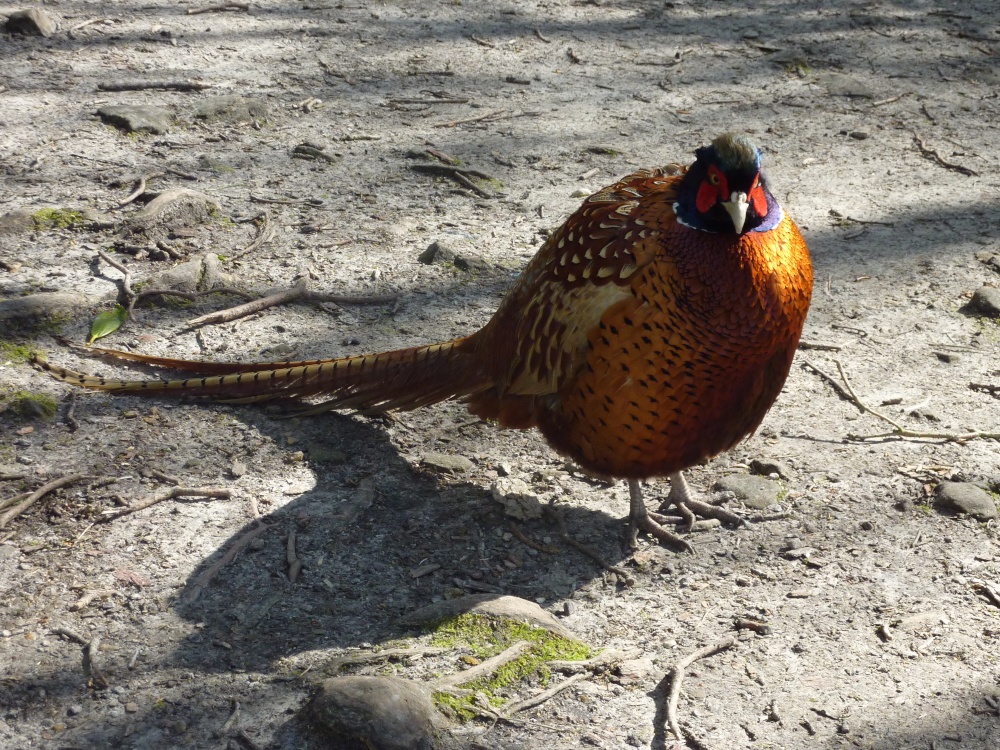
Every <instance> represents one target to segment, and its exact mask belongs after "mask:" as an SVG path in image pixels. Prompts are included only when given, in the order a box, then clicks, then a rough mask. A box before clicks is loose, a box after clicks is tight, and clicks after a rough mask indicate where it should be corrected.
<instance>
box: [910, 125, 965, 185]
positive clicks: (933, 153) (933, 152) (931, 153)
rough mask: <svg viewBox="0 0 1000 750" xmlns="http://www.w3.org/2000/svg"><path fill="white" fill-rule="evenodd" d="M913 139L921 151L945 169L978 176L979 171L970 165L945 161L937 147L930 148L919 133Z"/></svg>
mask: <svg viewBox="0 0 1000 750" xmlns="http://www.w3.org/2000/svg"><path fill="white" fill-rule="evenodd" d="M913 141H914V142H915V143H916V144H917V148H918V149H920V153H921V154H923V155H924V156H925V157H927V158H928V159H930V160H932V161H935V162H937V163H938V164H940V165H941V166H942V167H944V168H945V169H950V170H952V171H953V172H960V173H961V174H964V175H968V176H969V177H978V176H979V172H976V171H975V170H973V169H969V168H968V167H963V166H962V165H961V164H955V163H953V162H950V161H945V159H944V157H942V156H941V154H939V153H938V152H937V149H933V148H930V147H929V146H928V145H927V144H925V143H924V141H923V139H922V138H921V137H920V136H919V135H917V134H916V133H914V134H913Z"/></svg>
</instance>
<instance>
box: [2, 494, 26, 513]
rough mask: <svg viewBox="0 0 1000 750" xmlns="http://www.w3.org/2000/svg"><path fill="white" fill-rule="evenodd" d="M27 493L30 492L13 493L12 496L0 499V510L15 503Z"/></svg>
mask: <svg viewBox="0 0 1000 750" xmlns="http://www.w3.org/2000/svg"><path fill="white" fill-rule="evenodd" d="M29 495H31V493H30V492H22V493H21V494H20V495H14V496H13V497H8V498H7V499H6V500H0V510H3V509H4V508H9V507H10V506H12V505H17V504H18V503H19V502H21V501H22V500H24V499H25V498H26V497H28V496H29Z"/></svg>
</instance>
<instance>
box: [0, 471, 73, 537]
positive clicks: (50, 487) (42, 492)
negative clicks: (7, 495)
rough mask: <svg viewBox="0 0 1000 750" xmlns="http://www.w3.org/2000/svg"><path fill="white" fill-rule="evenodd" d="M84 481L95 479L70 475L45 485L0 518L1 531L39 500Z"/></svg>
mask: <svg viewBox="0 0 1000 750" xmlns="http://www.w3.org/2000/svg"><path fill="white" fill-rule="evenodd" d="M84 479H93V477H92V476H90V475H89V474H69V475H67V476H64V477H59V478H58V479H53V480H52V481H51V482H48V483H46V484H43V485H42V486H41V487H39V488H38V489H37V490H35V491H34V492H32V493H31V494H30V495H28V497H27V498H25V499H24V500H22V501H21V502H20V503H18V504H17V505H15V506H14V507H13V508H11V509H10V510H8V511H7V512H6V513H4V514H3V515H2V516H0V529H2V528H3V527H4V526H6V525H7V524H8V523H10V522H11V521H13V520H14V519H15V518H17V517H18V516H19V515H21V514H22V513H24V511H26V510H27V509H28V508H30V507H31V506H32V505H34V504H35V503H36V502H37V501H38V500H40V499H41V498H43V497H45V496H46V495H47V494H49V493H50V492H53V491H54V490H58V489H59V488H60V487H65V486H66V485H68V484H74V483H76V482H79V481H81V480H84Z"/></svg>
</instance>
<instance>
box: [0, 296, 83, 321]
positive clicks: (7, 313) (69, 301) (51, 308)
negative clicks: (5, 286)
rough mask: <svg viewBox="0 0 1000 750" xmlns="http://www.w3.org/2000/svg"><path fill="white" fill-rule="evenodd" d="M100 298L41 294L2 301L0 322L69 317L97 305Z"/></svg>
mask: <svg viewBox="0 0 1000 750" xmlns="http://www.w3.org/2000/svg"><path fill="white" fill-rule="evenodd" d="M99 301H100V297H97V296H87V295H86V294H81V293H80V292H39V293H38V294H29V295H27V296H25V297H14V298H12V299H5V300H0V321H6V320H29V321H32V320H37V319H39V318H51V317H54V316H62V315H69V314H72V313H75V312H77V311H78V310H83V309H85V308H88V307H90V306H91V305H95V304H97V303H98V302H99Z"/></svg>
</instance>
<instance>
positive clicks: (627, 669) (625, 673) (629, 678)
mask: <svg viewBox="0 0 1000 750" xmlns="http://www.w3.org/2000/svg"><path fill="white" fill-rule="evenodd" d="M654 671H655V667H654V666H653V660H652V659H650V658H649V657H647V656H643V657H641V658H638V659H626V660H625V661H623V662H622V663H621V664H619V665H618V667H617V668H616V669H615V673H616V674H617V675H618V676H619V677H621V678H622V682H626V683H628V682H631V683H640V682H642V681H643V680H644V679H645V678H646V677H648V676H649V675H651V674H652V673H653V672H654Z"/></svg>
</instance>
